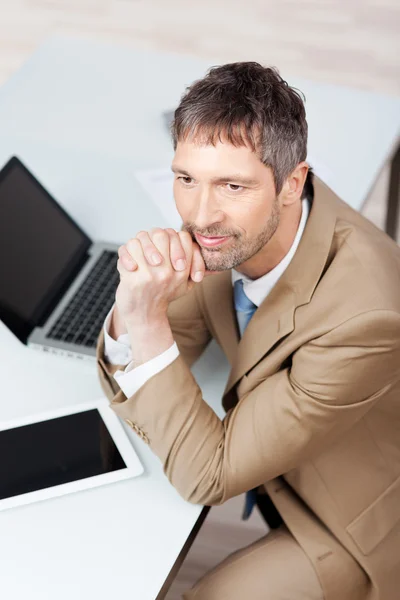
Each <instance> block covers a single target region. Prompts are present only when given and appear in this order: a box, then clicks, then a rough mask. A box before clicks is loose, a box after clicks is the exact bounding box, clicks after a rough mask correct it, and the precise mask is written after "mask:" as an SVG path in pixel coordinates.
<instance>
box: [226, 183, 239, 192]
mask: <svg viewBox="0 0 400 600" xmlns="http://www.w3.org/2000/svg"><path fill="white" fill-rule="evenodd" d="M226 186H227V188H228V190H229V191H230V192H241V191H242V190H243V186H242V185H238V184H237V183H227V184H226Z"/></svg>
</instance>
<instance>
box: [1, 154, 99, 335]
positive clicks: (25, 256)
mask: <svg viewBox="0 0 400 600" xmlns="http://www.w3.org/2000/svg"><path fill="white" fill-rule="evenodd" d="M90 244H91V240H90V239H89V238H88V237H87V236H86V234H85V233H84V232H83V231H82V230H81V229H80V228H79V227H78V226H77V225H76V224H75V223H74V221H73V220H72V219H71V218H70V217H69V216H68V215H67V213H65V211H64V210H63V209H62V208H61V207H60V206H59V204H57V202H56V201H55V200H54V199H53V198H52V197H51V196H50V194H49V193H48V192H46V190H45V189H44V188H43V187H42V186H41V185H40V183H39V182H38V181H37V180H36V179H35V178H34V177H33V175H32V174H31V173H30V172H29V171H28V170H27V169H26V168H25V167H24V166H23V165H22V163H21V162H20V161H19V160H18V159H17V158H15V157H14V158H12V159H11V160H10V161H9V162H8V163H7V165H6V166H5V167H4V168H3V170H2V171H1V172H0V318H1V319H2V320H3V321H4V323H5V324H6V325H7V326H8V327H9V328H10V329H11V330H12V331H13V332H14V333H15V334H16V335H17V336H18V337H19V338H20V339H21V340H22V341H24V342H25V341H26V338H27V336H28V335H29V333H30V331H31V330H32V329H33V328H34V327H35V326H36V325H41V324H43V319H44V317H46V318H47V316H48V314H49V313H50V312H51V310H53V308H54V306H55V305H56V304H57V302H58V301H59V297H60V294H61V293H63V292H64V290H65V287H66V286H67V284H68V285H69V283H70V282H71V281H72V279H73V278H74V277H75V275H76V273H77V270H79V269H80V268H81V266H82V264H83V263H84V262H85V260H86V258H85V257H86V253H87V249H88V247H89V246H90Z"/></svg>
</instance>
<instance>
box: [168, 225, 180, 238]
mask: <svg viewBox="0 0 400 600" xmlns="http://www.w3.org/2000/svg"><path fill="white" fill-rule="evenodd" d="M165 231H166V232H167V233H168V235H170V236H171V237H177V236H178V234H177V232H176V231H175V229H172V227H167V228H166V229H165Z"/></svg>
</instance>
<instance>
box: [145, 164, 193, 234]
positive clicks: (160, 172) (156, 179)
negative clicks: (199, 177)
mask: <svg viewBox="0 0 400 600" xmlns="http://www.w3.org/2000/svg"><path fill="white" fill-rule="evenodd" d="M134 175H135V177H136V179H137V180H138V182H139V183H140V185H141V186H142V188H143V189H144V191H145V192H146V193H147V194H148V195H149V196H150V198H151V199H152V200H153V202H154V203H155V204H156V206H157V207H158V209H159V210H160V212H161V213H162V215H163V217H164V218H165V219H166V221H167V223H168V225H169V226H170V227H173V228H174V229H176V230H177V231H179V230H180V229H181V226H182V219H181V217H180V216H179V213H178V211H177V209H176V206H175V200H174V194H173V189H172V186H173V181H174V174H173V173H172V171H171V170H170V169H167V168H165V169H164V168H163V169H145V170H140V171H135V173H134Z"/></svg>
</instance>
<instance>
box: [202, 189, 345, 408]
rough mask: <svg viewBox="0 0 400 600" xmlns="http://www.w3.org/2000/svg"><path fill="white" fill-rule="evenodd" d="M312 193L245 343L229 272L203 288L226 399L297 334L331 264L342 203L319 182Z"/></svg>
mask: <svg viewBox="0 0 400 600" xmlns="http://www.w3.org/2000/svg"><path fill="white" fill-rule="evenodd" d="M314 189H315V194H314V200H313V201H312V205H311V211H310V214H309V217H308V220H307V224H306V228H305V230H304V233H303V236H302V238H301V241H300V244H299V246H298V248H297V251H296V254H295V255H294V257H293V259H292V261H291V262H290V264H289V266H288V268H287V269H286V271H285V272H284V274H283V275H282V277H281V278H280V279H279V281H278V282H277V284H276V285H275V287H274V288H273V290H272V291H271V293H270V294H269V295H268V296H267V298H266V299H265V300H264V302H263V303H262V304H261V305H260V306H259V308H258V309H257V310H256V312H255V313H254V315H253V317H252V319H251V321H250V323H249V325H248V326H247V328H246V331H245V332H244V335H243V337H242V339H240V337H239V331H238V326H237V321H236V313H235V309H234V305H233V289H232V280H231V271H227V272H224V273H221V275H218V276H214V281H212V282H211V281H210V284H212V285H209V286H204V288H203V290H204V295H205V302H206V305H207V309H208V310H207V312H208V314H209V316H210V319H211V321H212V324H213V327H214V329H215V333H216V338H217V340H218V341H219V343H220V344H221V346H222V349H223V350H224V352H225V354H226V356H227V358H228V360H229V362H230V364H231V365H232V368H231V372H230V375H229V378H228V382H227V384H226V388H225V392H224V397H225V396H227V395H228V394H230V392H231V390H233V388H234V386H235V385H236V384H237V383H238V381H240V379H241V378H242V377H243V375H245V374H246V373H247V372H248V371H250V370H251V369H252V368H253V367H254V366H255V365H256V364H257V363H258V362H259V361H260V360H261V359H262V358H263V357H264V356H265V355H266V354H267V353H268V352H270V351H271V349H272V348H273V347H274V346H275V345H276V344H277V343H278V342H279V341H280V340H281V339H282V338H283V337H285V336H287V335H289V334H290V333H291V332H292V331H293V330H294V328H295V312H296V309H297V308H298V307H299V306H302V305H304V304H307V303H308V302H310V300H311V297H312V295H313V293H314V290H315V288H316V286H317V284H318V281H319V280H320V278H321V276H322V274H323V272H324V269H325V267H326V264H327V262H329V261H328V258H329V251H330V249H331V246H332V238H333V235H334V230H335V223H336V209H337V205H338V204H337V203H338V202H340V201H339V200H338V198H337V196H335V194H334V193H333V192H332V191H331V190H330V189H329V188H328V187H327V186H325V185H324V184H323V183H322V182H321V181H320V180H319V179H318V178H316V177H315V179H314ZM211 279H212V278H211ZM207 283H208V282H207ZM207 288H208V289H207ZM224 404H225V402H224ZM229 404H230V402H229Z"/></svg>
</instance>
